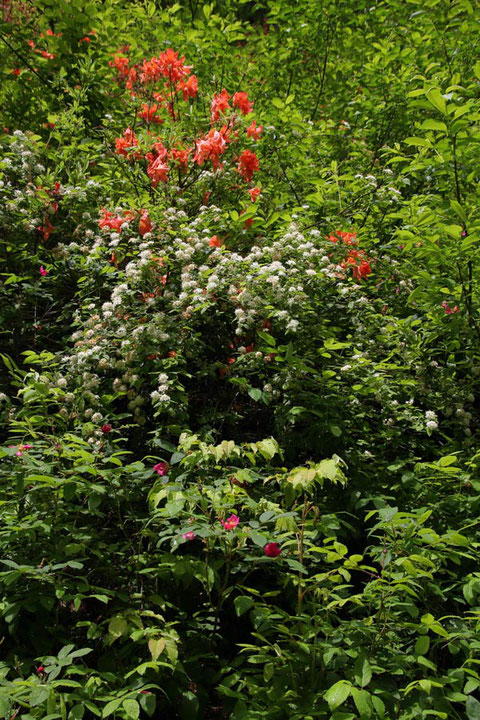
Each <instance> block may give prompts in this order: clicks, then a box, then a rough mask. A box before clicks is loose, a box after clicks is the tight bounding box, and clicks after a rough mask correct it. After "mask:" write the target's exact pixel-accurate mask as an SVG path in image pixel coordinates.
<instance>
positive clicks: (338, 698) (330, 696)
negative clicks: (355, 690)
mask: <svg viewBox="0 0 480 720" xmlns="http://www.w3.org/2000/svg"><path fill="white" fill-rule="evenodd" d="M351 690H352V686H351V684H350V683H349V682H348V681H347V680H339V681H338V682H336V683H335V685H332V687H330V688H328V690H327V692H326V693H325V695H324V696H323V698H324V700H326V701H327V703H328V706H329V708H330V710H335V708H337V707H338V706H339V705H341V704H342V703H344V702H345V700H346V699H347V698H348V697H349V696H350V693H351Z"/></svg>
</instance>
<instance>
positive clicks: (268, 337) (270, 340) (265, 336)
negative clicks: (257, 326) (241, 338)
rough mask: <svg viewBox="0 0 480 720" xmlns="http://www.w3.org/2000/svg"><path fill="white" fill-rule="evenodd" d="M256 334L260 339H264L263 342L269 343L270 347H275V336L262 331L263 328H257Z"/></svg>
mask: <svg viewBox="0 0 480 720" xmlns="http://www.w3.org/2000/svg"><path fill="white" fill-rule="evenodd" d="M257 335H258V336H259V337H261V338H262V340H265V342H266V343H267V344H268V345H271V346H272V347H275V338H274V337H272V336H271V335H269V334H268V333H266V332H263V330H259V331H258V332H257Z"/></svg>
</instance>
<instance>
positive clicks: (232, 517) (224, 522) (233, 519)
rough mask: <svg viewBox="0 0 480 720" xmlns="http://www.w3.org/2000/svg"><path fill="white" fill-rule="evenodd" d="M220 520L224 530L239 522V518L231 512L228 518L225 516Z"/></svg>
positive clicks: (233, 527) (234, 526)
mask: <svg viewBox="0 0 480 720" xmlns="http://www.w3.org/2000/svg"><path fill="white" fill-rule="evenodd" d="M220 522H221V523H222V525H223V527H224V528H225V530H234V529H235V528H236V527H237V525H238V523H239V522H240V518H239V517H238V515H234V514H232V515H230V517H229V518H227V519H226V520H221V521H220Z"/></svg>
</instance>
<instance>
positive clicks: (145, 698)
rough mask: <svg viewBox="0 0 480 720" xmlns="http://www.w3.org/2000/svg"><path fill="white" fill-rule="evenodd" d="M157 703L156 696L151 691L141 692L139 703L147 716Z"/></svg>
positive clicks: (151, 712)
mask: <svg viewBox="0 0 480 720" xmlns="http://www.w3.org/2000/svg"><path fill="white" fill-rule="evenodd" d="M156 704H157V698H156V697H155V695H154V694H153V693H151V692H145V693H142V696H141V697H140V705H141V707H142V710H143V711H144V712H146V713H147V715H148V717H151V716H152V715H153V713H154V712H155V706H156Z"/></svg>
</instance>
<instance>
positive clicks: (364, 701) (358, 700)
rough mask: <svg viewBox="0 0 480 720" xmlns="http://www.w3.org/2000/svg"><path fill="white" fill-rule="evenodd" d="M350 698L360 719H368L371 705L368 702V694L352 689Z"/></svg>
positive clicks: (370, 713) (364, 691)
mask: <svg viewBox="0 0 480 720" xmlns="http://www.w3.org/2000/svg"><path fill="white" fill-rule="evenodd" d="M351 692H352V698H353V702H354V703H355V707H356V708H357V710H358V713H359V715H360V717H361V718H369V717H371V715H372V704H371V701H370V693H369V692H367V691H366V690H359V689H358V688H355V687H352V690H351Z"/></svg>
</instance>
